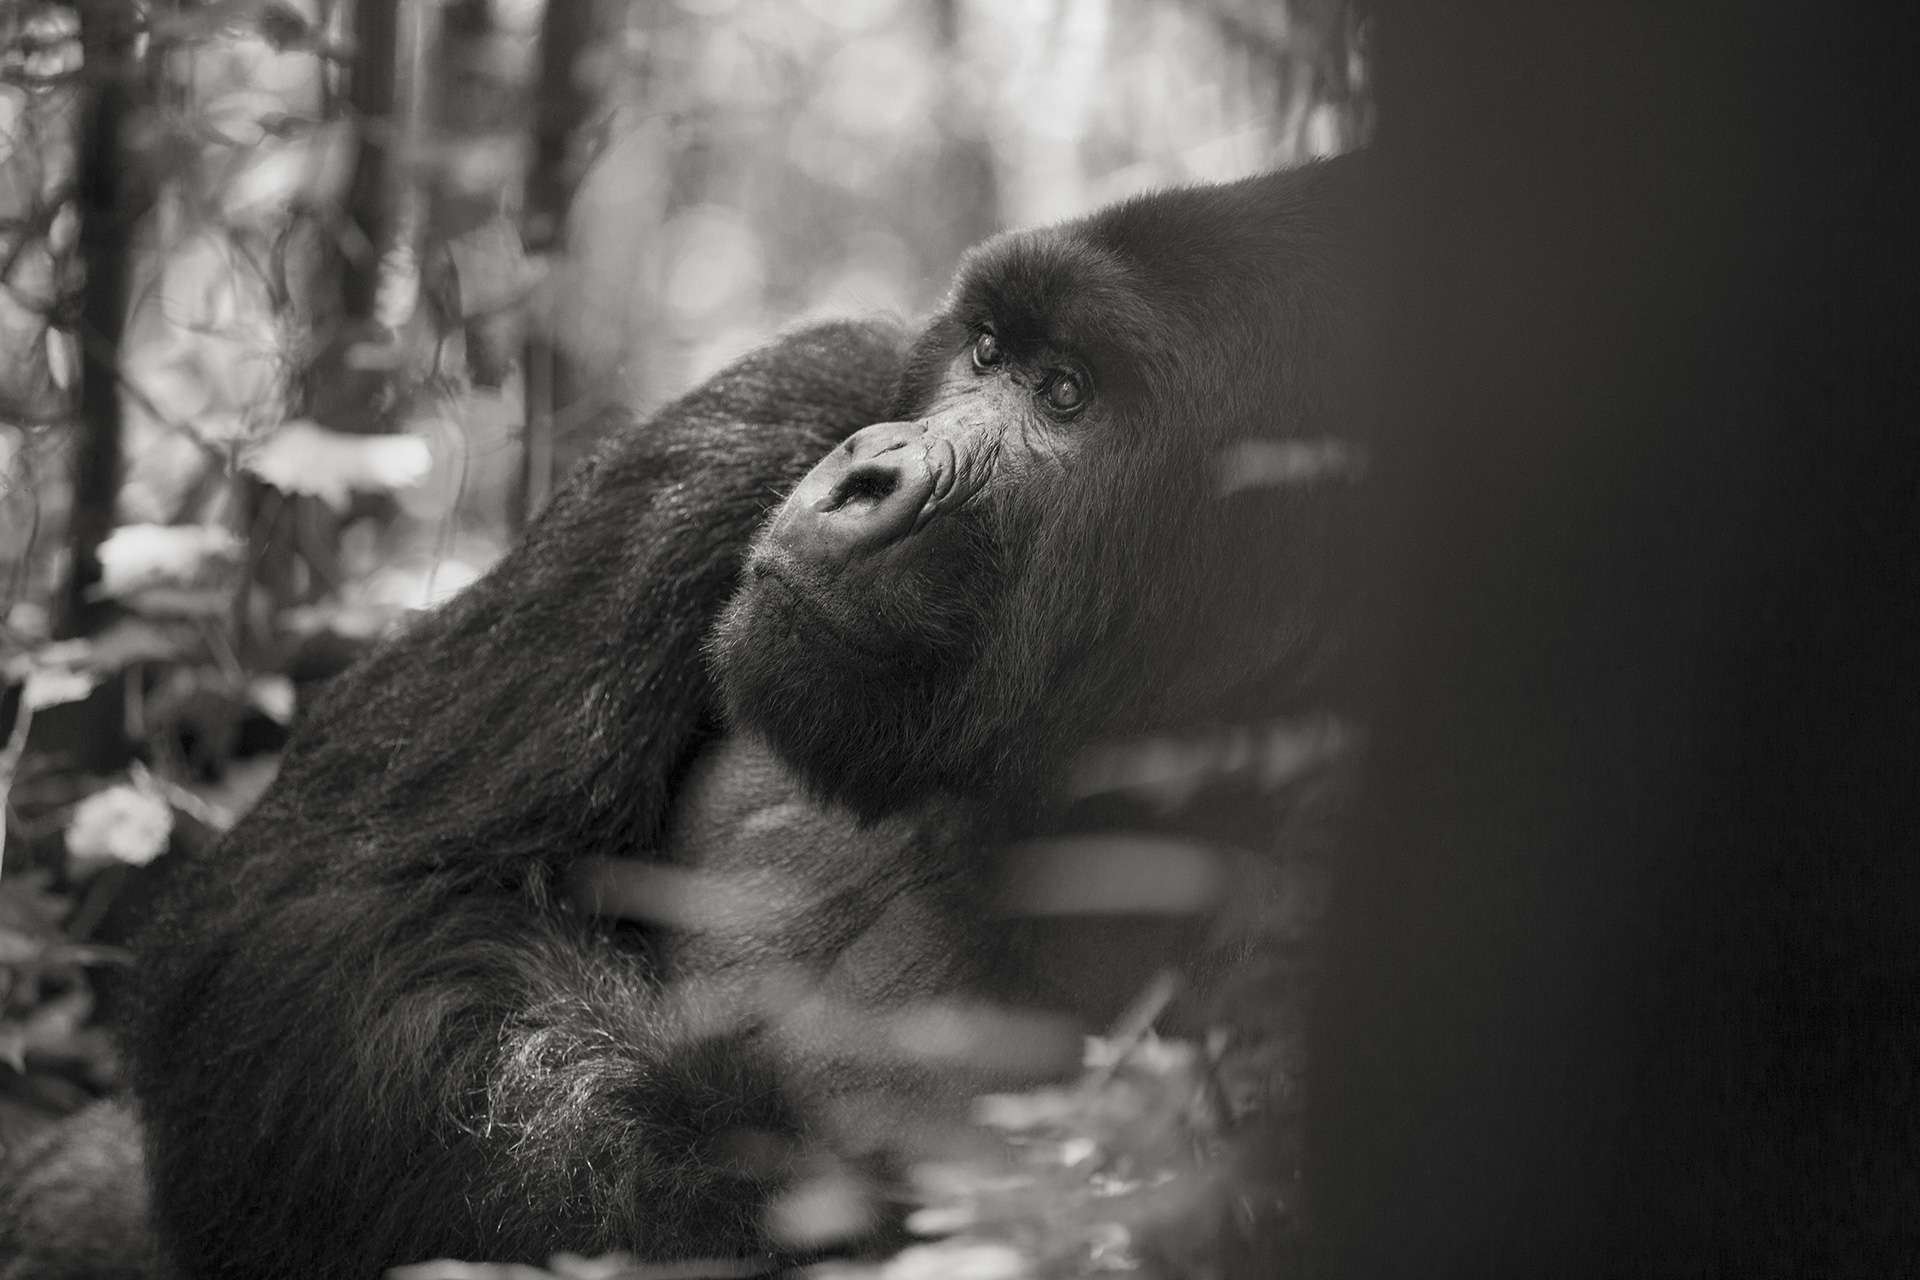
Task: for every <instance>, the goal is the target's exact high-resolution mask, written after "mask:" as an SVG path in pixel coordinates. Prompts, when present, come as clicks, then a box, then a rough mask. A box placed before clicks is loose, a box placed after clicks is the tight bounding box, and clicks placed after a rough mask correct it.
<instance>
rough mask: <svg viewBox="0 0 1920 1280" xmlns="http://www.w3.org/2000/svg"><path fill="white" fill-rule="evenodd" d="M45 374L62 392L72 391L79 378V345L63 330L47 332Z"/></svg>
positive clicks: (49, 330)
mask: <svg viewBox="0 0 1920 1280" xmlns="http://www.w3.org/2000/svg"><path fill="white" fill-rule="evenodd" d="M47 373H48V375H49V376H51V377H52V378H53V385H54V386H56V387H58V388H60V390H62V391H71V390H73V385H74V383H75V382H76V381H77V380H78V378H79V376H80V344H79V342H78V341H76V340H75V339H74V336H73V335H72V334H70V333H68V332H67V331H66V330H65V329H52V328H50V329H48V330H47Z"/></svg>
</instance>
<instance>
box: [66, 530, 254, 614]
mask: <svg viewBox="0 0 1920 1280" xmlns="http://www.w3.org/2000/svg"><path fill="white" fill-rule="evenodd" d="M239 556H240V540H239V539H238V538H236V537H235V536H234V535H233V534H232V533H231V532H230V531H228V530H226V529H221V528H218V527H215V526H212V525H157V524H125V525H121V526H120V527H119V528H118V529H115V530H114V531H113V532H112V533H110V534H108V535H107V537H106V539H105V541H103V542H101V544H100V583H99V587H98V591H99V594H101V595H103V596H108V597H113V598H116V599H117V598H123V597H126V596H129V595H132V594H133V593H134V592H136V591H140V590H143V589H145V588H147V587H153V586H160V585H163V584H183V583H192V582H201V581H204V580H206V579H207V578H209V577H211V576H213V575H214V574H215V573H218V572H221V571H224V570H226V569H229V568H231V567H232V566H233V565H234V564H235V563H237V562H238V560H239Z"/></svg>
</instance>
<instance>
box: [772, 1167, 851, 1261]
mask: <svg viewBox="0 0 1920 1280" xmlns="http://www.w3.org/2000/svg"><path fill="white" fill-rule="evenodd" d="M877 1220H878V1214H877V1212H876V1210H875V1206H874V1203H873V1193H872V1191H871V1190H870V1189H869V1188H868V1187H867V1186H866V1184H864V1183H863V1182H861V1180H860V1179H859V1178H857V1177H855V1176H854V1175H853V1174H852V1173H851V1172H849V1171H847V1170H844V1169H831V1170H826V1171H824V1172H821V1173H818V1174H815V1175H814V1176H812V1177H807V1178H803V1179H801V1181H800V1182H799V1183H798V1184H797V1185H795V1186H793V1187H791V1188H789V1189H788V1190H786V1191H785V1192H783V1193H781V1194H780V1195H779V1196H778V1197H776V1198H775V1199H774V1201H773V1202H772V1203H771V1204H769V1205H768V1206H767V1212H766V1225H767V1233H768V1235H769V1236H771V1237H772V1238H773V1239H774V1240H776V1241H778V1242H779V1243H781V1244H783V1245H787V1246H789V1247H791V1248H795V1249H808V1248H819V1247H822V1246H825V1245H830V1244H835V1243H837V1242H839V1241H843V1240H853V1239H857V1238H859V1237H860V1236H862V1235H864V1234H865V1233H867V1232H869V1231H871V1230H872V1229H873V1227H874V1225H875V1223H876V1221H877Z"/></svg>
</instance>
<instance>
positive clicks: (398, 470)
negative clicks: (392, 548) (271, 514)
mask: <svg viewBox="0 0 1920 1280" xmlns="http://www.w3.org/2000/svg"><path fill="white" fill-rule="evenodd" d="M245 466H246V468H247V469H248V470H249V471H251V472H253V473H254V474H255V475H257V476H259V477H260V478H261V479H262V480H265V481H266V482H267V483H268V484H270V485H272V486H273V487H274V488H276V489H279V490H281V491H282V492H284V493H304V494H310V495H312V496H313V497H316V498H319V499H320V500H322V501H323V502H325V503H327V504H328V505H329V506H332V507H333V508H334V509H335V510H341V509H344V508H345V507H346V505H347V498H348V495H349V494H350V493H351V492H352V491H353V490H355V489H359V490H364V491H368V492H374V493H388V492H391V491H393V490H395V489H406V488H411V487H413V486H414V485H417V484H419V483H420V482H421V481H422V480H423V479H425V478H426V475H427V473H428V471H430V470H431V469H432V467H433V454H432V451H431V450H429V449H428V448H427V442H426V439H425V437H422V436H417V435H404V434H402V435H371V436H362V435H348V434H346V433H344V432H340V431H329V430H327V429H326V428H325V427H322V426H320V425H319V424H318V423H316V422H311V421H308V420H306V419H304V418H301V419H294V420H292V421H289V422H285V423H282V424H281V425H280V427H279V428H278V429H277V430H275V431H274V432H273V433H272V434H271V435H269V436H268V437H267V438H266V439H265V440H263V441H262V442H261V443H260V444H258V445H256V446H255V447H254V448H253V449H251V450H250V451H248V453H247V455H246V459H245Z"/></svg>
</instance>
